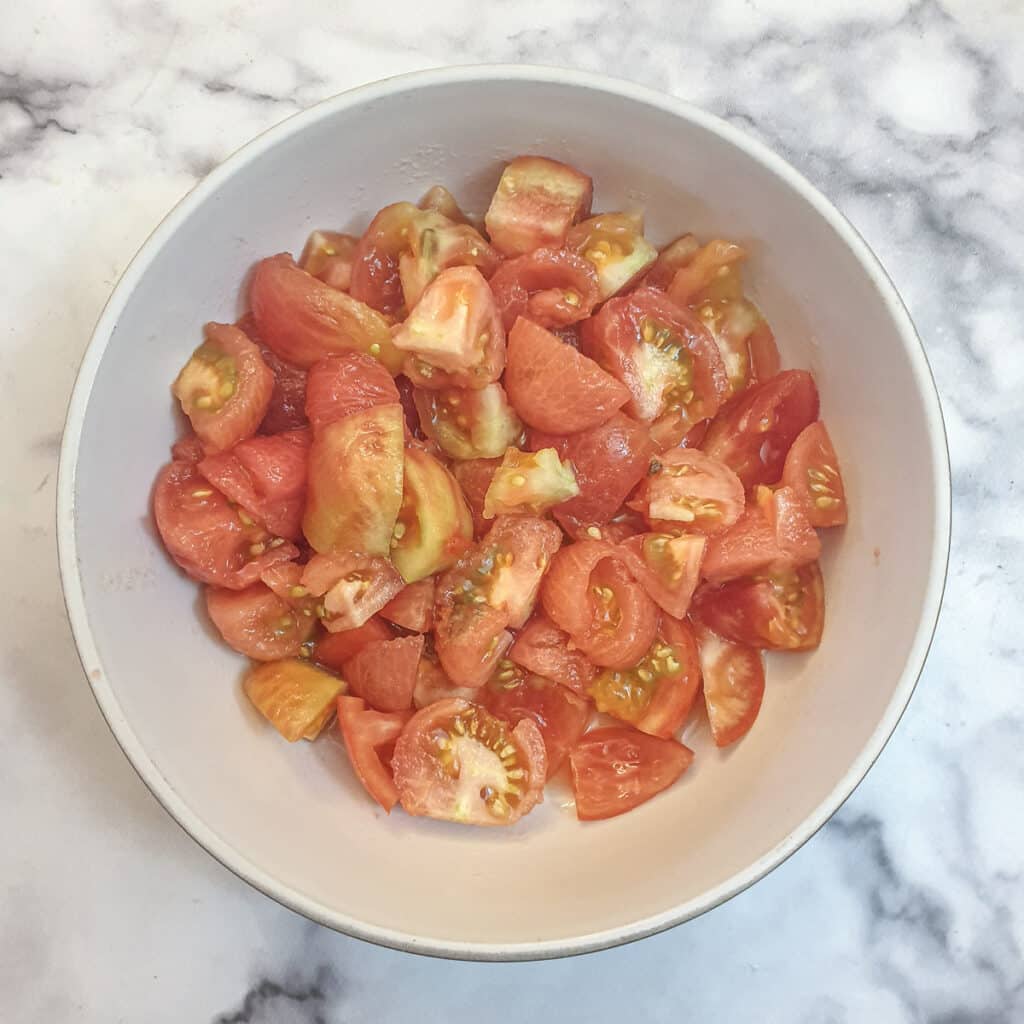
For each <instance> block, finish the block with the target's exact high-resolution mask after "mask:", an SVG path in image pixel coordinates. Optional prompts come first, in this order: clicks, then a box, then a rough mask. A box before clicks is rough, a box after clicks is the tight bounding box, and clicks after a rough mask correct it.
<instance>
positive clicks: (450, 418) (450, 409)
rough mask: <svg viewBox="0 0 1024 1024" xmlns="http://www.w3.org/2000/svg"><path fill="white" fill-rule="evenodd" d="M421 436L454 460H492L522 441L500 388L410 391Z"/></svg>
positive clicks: (519, 425) (520, 426)
mask: <svg viewBox="0 0 1024 1024" xmlns="http://www.w3.org/2000/svg"><path fill="white" fill-rule="evenodd" d="M413 401H414V402H415V403H416V410H417V412H418V413H419V419H420V424H421V425H422V428H423V433H424V434H426V435H427V437H429V438H430V439H431V440H432V441H435V442H436V443H437V445H438V447H439V448H440V449H441V450H442V451H443V452H444V453H445V454H446V455H450V456H451V457H452V458H455V459H493V458H499V457H500V456H502V455H504V454H505V449H506V448H509V447H514V446H516V445H517V444H519V443H520V442H521V441H522V438H523V424H522V422H521V421H520V419H519V417H518V416H517V415H516V413H515V410H514V409H513V408H512V406H511V405H509V403H508V398H507V397H506V395H505V389H504V388H503V387H502V386H501V385H500V384H488V385H487V386H486V387H483V388H477V389H473V388H444V389H442V390H437V391H425V390H423V389H421V388H414V389H413Z"/></svg>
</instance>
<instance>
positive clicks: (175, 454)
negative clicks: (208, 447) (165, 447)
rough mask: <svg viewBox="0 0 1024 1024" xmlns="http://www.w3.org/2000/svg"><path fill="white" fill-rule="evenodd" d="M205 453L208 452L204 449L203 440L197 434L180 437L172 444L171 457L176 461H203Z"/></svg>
mask: <svg viewBox="0 0 1024 1024" xmlns="http://www.w3.org/2000/svg"><path fill="white" fill-rule="evenodd" d="M204 455H206V452H205V450H204V449H203V442H202V441H200V440H199V438H198V437H196V435H195V434H189V435H188V436H187V437H179V438H178V440H177V441H175V442H174V444H172V445H171V458H172V459H173V460H174V461H175V462H191V463H196V462H201V461H202V460H203V456H204Z"/></svg>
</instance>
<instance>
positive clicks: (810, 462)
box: [782, 420, 847, 527]
mask: <svg viewBox="0 0 1024 1024" xmlns="http://www.w3.org/2000/svg"><path fill="white" fill-rule="evenodd" d="M782 483H783V484H784V485H785V486H786V487H791V488H792V489H793V492H794V493H795V494H796V496H797V498H798V499H799V501H800V503H801V504H802V505H803V508H804V512H805V513H806V515H807V519H808V521H809V522H810V524H811V526H816V527H827V526H842V525H843V524H844V523H845V522H846V514H847V513H846V489H845V488H844V487H843V477H842V475H841V474H840V472H839V460H838V459H837V458H836V452H835V449H834V448H833V447H832V439H831V438H830V437H829V436H828V431H827V430H826V429H825V424H824V423H822V422H821V421H820V420H819V421H818V422H816V423H812V424H811V425H810V426H809V427H804V429H803V430H802V431H801V432H800V433H799V434H798V435H797V439H796V440H795V441H794V442H793V446H792V447H791V448H790V449H789V453H788V454H787V455H786V462H785V465H784V467H783V470H782Z"/></svg>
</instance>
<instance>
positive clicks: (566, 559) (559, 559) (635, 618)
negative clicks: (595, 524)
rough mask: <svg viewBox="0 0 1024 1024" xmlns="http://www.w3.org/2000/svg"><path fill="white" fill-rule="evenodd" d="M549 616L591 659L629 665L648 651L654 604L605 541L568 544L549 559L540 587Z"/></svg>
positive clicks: (603, 663) (654, 627) (655, 615)
mask: <svg viewBox="0 0 1024 1024" xmlns="http://www.w3.org/2000/svg"><path fill="white" fill-rule="evenodd" d="M541 603H542V604H543V606H544V611H545V612H546V613H547V615H548V618H550V619H551V620H552V622H554V623H555V624H556V625H557V626H560V627H561V628H562V629H564V630H565V631H566V632H567V633H568V634H569V636H570V637H571V638H572V641H573V643H574V644H575V645H576V646H577V647H578V648H579V649H580V650H581V651H583V653H584V654H585V655H586V656H587V657H588V658H589V659H590V660H591V661H592V662H593V663H594V664H595V665H601V666H604V667H606V668H629V667H631V666H633V665H635V664H636V663H637V662H638V661H639V660H640V659H641V658H642V657H643V655H644V654H645V653H646V652H647V650H648V649H649V648H650V646H651V644H652V643H653V642H654V637H655V634H656V632H657V629H658V610H657V606H656V605H655V604H654V602H653V601H652V600H651V599H650V598H649V597H648V596H647V593H646V592H645V591H644V589H643V587H641V586H640V584H639V583H637V582H636V580H635V579H634V578H633V576H632V574H631V573H630V572H629V571H628V569H627V567H626V565H625V564H624V562H623V556H622V555H621V554H620V553H619V552H618V551H617V550H616V548H615V547H614V546H613V545H611V544H609V543H607V542H606V541H598V540H585V541H577V542H576V543H575V544H570V545H568V546H567V547H565V548H563V549H562V550H561V551H559V552H558V554H557V555H555V557H554V558H553V559H552V562H551V568H550V569H549V570H548V575H547V577H546V578H545V580H544V585H543V587H542V588H541Z"/></svg>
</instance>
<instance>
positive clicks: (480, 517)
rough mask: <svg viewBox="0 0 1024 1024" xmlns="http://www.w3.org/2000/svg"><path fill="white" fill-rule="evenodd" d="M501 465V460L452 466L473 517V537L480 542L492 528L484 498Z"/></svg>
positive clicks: (478, 461)
mask: <svg viewBox="0 0 1024 1024" xmlns="http://www.w3.org/2000/svg"><path fill="white" fill-rule="evenodd" d="M500 465H501V459H467V460H465V461H458V462H456V463H455V464H454V465H453V466H452V473H453V474H454V476H455V479H456V480H457V481H458V482H459V486H460V487H461V488H462V493H463V496H464V497H465V499H466V504H467V505H469V511H470V512H471V513H472V515H473V536H474V537H476V538H477V539H478V540H479V539H480V538H481V537H483V536H484V534H485V533H487V531H488V530H489V529H490V528H491V522H492V521H491V520H490V519H484V497H485V496H486V494H487V488H488V487H490V486H491V480H493V479H494V471H495V470H496V469H497V468H498V467H499V466H500Z"/></svg>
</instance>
